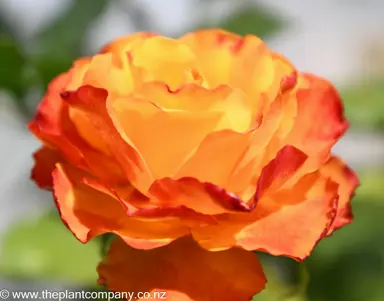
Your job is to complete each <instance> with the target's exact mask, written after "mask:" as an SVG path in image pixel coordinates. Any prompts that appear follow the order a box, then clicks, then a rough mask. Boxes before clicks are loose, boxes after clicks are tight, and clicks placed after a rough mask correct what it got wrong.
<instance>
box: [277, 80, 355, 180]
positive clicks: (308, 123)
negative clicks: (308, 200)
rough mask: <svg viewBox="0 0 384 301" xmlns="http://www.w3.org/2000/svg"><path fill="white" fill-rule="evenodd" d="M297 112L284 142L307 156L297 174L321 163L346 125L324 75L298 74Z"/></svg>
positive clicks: (324, 160) (310, 169)
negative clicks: (300, 170)
mask: <svg viewBox="0 0 384 301" xmlns="http://www.w3.org/2000/svg"><path fill="white" fill-rule="evenodd" d="M295 93H297V94H296V97H297V102H298V108H297V110H298V111H297V116H296V118H295V121H294V125H293V128H292V130H291V132H290V133H289V135H288V136H287V137H286V139H285V140H284V141H283V143H285V144H291V145H293V146H295V147H297V148H299V149H301V150H302V151H303V152H305V153H306V154H307V155H308V157H309V159H308V161H307V162H306V165H305V166H304V167H303V170H302V172H301V173H298V175H297V178H299V177H300V176H302V175H303V174H304V173H307V172H311V171H314V170H316V169H318V168H319V167H320V166H321V165H322V164H324V163H325V162H326V161H327V160H328V158H329V155H330V150H331V147H332V146H333V145H334V144H335V143H336V141H337V140H338V139H339V138H340V137H341V135H342V134H344V132H345V131H346V129H347V128H348V125H349V124H348V122H347V121H346V119H345V117H344V113H343V105H342V102H341V99H340V96H339V94H338V93H337V91H336V89H335V88H334V87H333V86H332V85H331V84H330V83H329V82H327V81H325V80H324V79H321V78H319V77H316V76H313V75H308V74H301V75H300V76H299V79H298V84H297V92H295Z"/></svg>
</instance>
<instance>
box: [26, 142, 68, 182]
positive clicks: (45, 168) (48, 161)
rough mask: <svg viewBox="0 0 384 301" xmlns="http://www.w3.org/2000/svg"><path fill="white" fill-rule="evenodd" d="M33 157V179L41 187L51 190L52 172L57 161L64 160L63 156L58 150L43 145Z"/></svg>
mask: <svg viewBox="0 0 384 301" xmlns="http://www.w3.org/2000/svg"><path fill="white" fill-rule="evenodd" d="M33 158H34V160H35V165H34V166H33V168H32V171H31V179H32V180H34V181H35V183H36V184H37V186H39V187H40V188H42V189H48V190H51V189H52V185H53V179H52V172H53V170H54V169H55V165H56V163H62V162H63V161H64V159H63V157H62V156H61V155H60V154H59V153H58V151H57V150H54V149H51V148H48V147H46V146H43V147H41V148H40V149H39V150H37V151H36V152H35V153H34V154H33Z"/></svg>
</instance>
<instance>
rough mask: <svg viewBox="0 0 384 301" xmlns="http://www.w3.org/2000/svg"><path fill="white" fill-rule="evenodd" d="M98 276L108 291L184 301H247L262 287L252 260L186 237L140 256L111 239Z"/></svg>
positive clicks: (241, 253) (258, 269)
mask: <svg viewBox="0 0 384 301" xmlns="http://www.w3.org/2000/svg"><path fill="white" fill-rule="evenodd" d="M98 273H99V277H100V279H99V283H100V284H103V285H106V286H107V288H108V289H109V290H111V291H116V292H127V291H129V292H150V291H154V290H157V291H165V292H168V291H169V294H170V296H172V297H173V298H174V299H175V298H176V296H182V298H181V299H177V298H176V299H175V300H186V301H217V300H222V301H233V300H236V301H249V300H251V299H252V296H253V295H255V294H257V293H258V292H260V291H261V290H262V289H263V288H264V286H265V283H266V279H265V276H264V273H263V270H262V267H261V265H260V263H259V261H258V259H257V256H256V254H254V253H252V252H247V251H245V250H242V249H238V248H235V249H230V250H226V251H220V252H210V251H207V250H204V249H202V248H201V247H200V246H199V245H198V244H197V243H196V242H194V241H193V240H192V239H191V238H190V237H185V238H181V239H178V240H176V241H174V242H172V243H171V244H169V245H167V246H165V247H161V248H158V249H154V250H148V251H145V252H144V251H140V250H135V249H133V248H131V247H129V246H128V245H127V244H125V243H124V241H122V240H121V239H116V240H114V241H113V242H112V245H111V248H110V250H109V252H108V254H107V256H106V257H105V258H104V260H103V262H102V263H101V264H100V265H99V267H98Z"/></svg>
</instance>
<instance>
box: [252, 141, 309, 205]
mask: <svg viewBox="0 0 384 301" xmlns="http://www.w3.org/2000/svg"><path fill="white" fill-rule="evenodd" d="M307 158H308V156H307V155H306V154H304V153H303V152H302V151H300V150H298V149H297V148H295V147H293V146H292V145H287V146H285V147H284V148H282V149H281V150H280V151H279V152H278V153H277V155H276V158H275V159H273V160H271V161H270V162H269V163H268V164H267V165H266V166H265V167H264V168H263V170H262V172H261V175H260V178H259V180H258V183H257V190H256V194H255V197H256V199H261V198H262V197H263V196H265V195H267V194H269V193H272V192H276V191H277V190H278V189H279V188H280V187H281V186H283V185H284V183H286V182H287V181H288V180H289V179H290V178H291V177H292V176H293V175H294V174H295V172H296V171H297V170H298V169H299V168H300V167H301V166H302V165H303V164H304V162H305V161H306V160H307Z"/></svg>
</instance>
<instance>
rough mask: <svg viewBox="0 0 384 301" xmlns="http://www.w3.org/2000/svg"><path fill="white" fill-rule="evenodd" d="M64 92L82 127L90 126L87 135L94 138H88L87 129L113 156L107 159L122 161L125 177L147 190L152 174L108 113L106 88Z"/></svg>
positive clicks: (137, 186) (120, 162) (144, 190)
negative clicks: (124, 138) (121, 134)
mask: <svg viewBox="0 0 384 301" xmlns="http://www.w3.org/2000/svg"><path fill="white" fill-rule="evenodd" d="M62 96H63V98H64V99H65V101H66V102H67V103H68V104H70V106H71V109H72V110H76V111H75V112H76V115H75V116H73V117H74V118H75V119H77V124H78V126H81V128H82V129H83V130H84V129H90V132H89V133H88V136H89V137H92V138H87V137H86V135H85V134H87V133H86V132H85V133H84V139H87V140H88V141H89V139H92V141H98V142H97V145H100V146H102V147H101V150H103V151H104V153H106V154H107V155H109V156H111V157H109V158H108V159H109V160H113V161H115V162H117V163H119V167H120V168H121V169H122V170H123V171H124V173H125V176H126V179H128V180H129V181H130V183H132V184H133V185H134V186H135V187H136V188H137V189H139V190H140V191H142V192H146V190H147V189H148V188H149V186H150V184H151V183H152V175H151V173H150V171H149V170H148V168H147V166H146V164H145V162H143V160H142V158H141V156H140V154H139V153H137V151H136V150H135V149H134V148H132V147H131V146H130V145H129V144H127V143H126V142H125V141H124V140H123V139H122V138H121V136H120V134H119V133H118V132H117V130H116V129H115V127H114V125H113V123H112V121H111V118H110V117H109V115H108V113H107V107H106V101H107V96H108V93H107V91H105V90H104V89H97V88H94V87H91V86H83V87H81V88H79V89H78V90H77V91H75V92H66V93H64V94H63V95H62ZM93 144H95V142H93ZM124 182H126V181H124Z"/></svg>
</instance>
